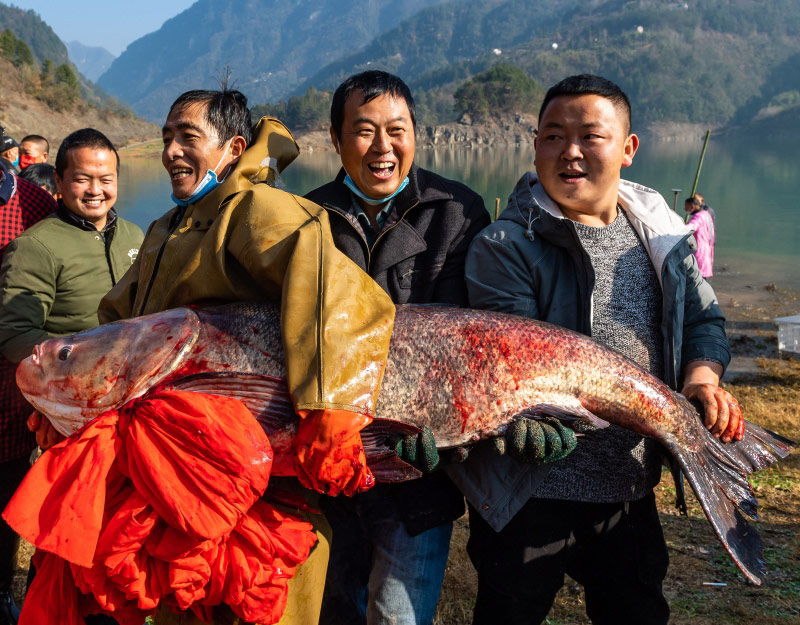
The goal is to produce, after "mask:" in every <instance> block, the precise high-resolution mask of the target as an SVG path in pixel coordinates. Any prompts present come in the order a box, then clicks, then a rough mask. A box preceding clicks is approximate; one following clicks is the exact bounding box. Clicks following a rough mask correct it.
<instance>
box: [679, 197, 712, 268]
mask: <svg viewBox="0 0 800 625" xmlns="http://www.w3.org/2000/svg"><path fill="white" fill-rule="evenodd" d="M683 207H684V210H685V211H686V212H687V214H688V215H689V221H688V222H687V223H688V224H689V225H690V226H691V227H692V228H694V238H695V240H696V241H697V249H696V250H695V251H694V256H695V258H696V259H697V264H698V266H699V267H700V273H701V275H702V276H703V278H706V279H708V278H710V277H711V276H713V275H714V241H715V240H716V238H717V235H716V232H715V230H714V220H713V219H712V218H711V214H710V213H709V212H708V211H707V210H703V205H702V204H701V203H700V200H698V199H697V198H694V197H691V198H688V199H687V200H686V201H685V202H684V204H683Z"/></svg>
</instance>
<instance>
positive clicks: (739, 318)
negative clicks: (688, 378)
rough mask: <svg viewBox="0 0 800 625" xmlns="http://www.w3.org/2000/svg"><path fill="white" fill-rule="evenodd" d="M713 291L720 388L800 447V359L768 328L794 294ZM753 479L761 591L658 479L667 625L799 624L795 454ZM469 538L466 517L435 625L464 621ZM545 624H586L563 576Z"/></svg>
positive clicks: (471, 591) (470, 572) (769, 287)
mask: <svg viewBox="0 0 800 625" xmlns="http://www.w3.org/2000/svg"><path fill="white" fill-rule="evenodd" d="M714 288H715V291H716V292H717V296H718V298H719V301H720V305H721V306H722V308H723V311H724V313H725V315H726V318H727V332H728V338H729V340H730V342H731V347H732V351H733V354H734V360H733V361H732V363H731V367H730V368H729V372H728V373H727V374H726V376H725V378H724V379H723V386H724V387H725V388H726V389H727V390H728V391H729V392H731V393H733V395H734V396H736V397H737V399H738V400H739V403H740V404H741V406H742V409H743V411H744V414H745V417H746V418H747V419H749V420H751V421H754V422H756V423H758V424H760V425H763V426H764V427H766V428H768V429H770V430H773V431H775V432H778V433H779V434H782V435H783V436H786V437H788V438H791V439H792V440H795V441H800V360H794V359H787V358H785V357H783V358H782V357H781V356H780V355H779V353H778V347H777V336H776V326H775V324H774V323H772V319H774V318H775V317H781V316H789V315H796V314H798V313H800V296H798V294H797V293H794V292H792V291H788V290H784V289H781V288H779V287H778V286H776V285H774V284H766V285H755V284H754V285H748V284H741V283H737V281H736V280H732V279H727V278H726V277H725V276H720V278H718V279H715V280H714ZM750 481H751V484H752V485H753V489H754V491H755V493H756V496H757V497H758V501H759V504H760V511H759V515H760V520H759V521H750V523H751V524H752V525H753V526H754V527H755V528H756V529H757V530H758V532H759V533H760V534H761V537H762V539H763V541H764V545H765V556H766V560H767V567H768V573H767V577H766V580H765V581H764V583H763V584H762V585H761V586H753V585H751V584H749V583H748V582H746V581H745V579H744V577H743V576H742V574H741V573H740V572H739V570H738V569H737V568H736V565H734V564H733V562H732V561H731V559H730V558H729V557H728V555H727V553H726V552H725V550H724V548H723V547H722V545H721V544H720V542H719V541H718V540H717V538H716V536H715V535H714V533H713V530H712V529H711V526H710V525H709V523H708V521H707V520H706V518H705V516H704V515H703V512H702V510H701V509H700V505H699V504H698V503H697V500H696V499H695V498H694V495H693V493H692V492H691V490H690V489H688V487H687V491H688V492H687V503H688V504H689V514H688V517H683V516H680V515H679V514H678V512H677V510H676V509H675V507H674V505H673V504H674V501H675V487H674V485H673V481H672V478H671V476H670V475H669V473H664V474H663V475H662V480H661V483H660V484H659V486H658V487H657V488H656V498H657V502H658V509H659V513H660V517H661V524H662V526H663V528H664V536H665V538H666V542H667V547H668V549H669V557H670V568H669V573H668V575H667V579H666V581H665V584H664V591H665V594H666V597H667V599H668V601H669V603H670V608H671V610H672V617H671V619H670V622H671V623H673V624H674V625H690V624H691V625H712V624H713V625H719V624H723V623H724V624H725V625H752V624H753V623H758V624H759V625H784V624H789V623H798V622H800V454H799V453H798V452H797V451H795V452H793V453H792V454H791V455H790V456H789V457H788V458H786V459H785V460H783V461H782V462H779V463H778V464H776V465H774V466H773V467H771V468H769V469H766V470H764V471H761V472H759V473H757V474H755V475H753V476H751V479H750ZM468 535H469V529H468V526H467V519H466V517H464V518H462V519H459V520H458V521H457V523H456V527H455V530H454V532H453V539H452V542H451V545H450V560H449V562H448V566H447V572H446V574H445V581H444V587H443V589H442V598H441V600H440V602H439V608H438V611H437V615H436V620H435V625H467V624H468V623H470V622H471V615H472V606H473V604H474V596H475V588H476V584H477V578H476V575H475V571H474V569H473V568H472V566H471V564H470V562H469V559H468V558H467V555H466V549H465V547H466V541H467V538H468ZM704 582H706V583H707V582H717V583H724V584H727V585H726V586H724V587H714V586H705V585H703V584H704ZM546 623H548V624H549V625H579V624H580V625H583V624H588V623H590V621H589V619H588V618H587V617H586V612H585V605H584V599H583V591H582V589H581V587H580V586H579V585H578V584H577V583H575V582H574V581H572V580H571V579H569V578H567V583H566V584H565V585H564V587H563V588H562V590H561V592H560V593H559V595H558V597H557V598H556V602H555V605H554V606H553V608H552V610H551V611H550V614H549V616H548V618H547V621H546Z"/></svg>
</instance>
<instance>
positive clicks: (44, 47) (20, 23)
mask: <svg viewBox="0 0 800 625" xmlns="http://www.w3.org/2000/svg"><path fill="white" fill-rule="evenodd" d="M6 30H8V31H10V32H11V33H12V34H13V35H14V37H16V38H18V39H20V40H21V41H23V42H24V43H25V44H26V45H27V47H28V49H29V50H30V52H31V53H32V55H33V59H32V61H33V65H35V66H36V67H42V66H43V65H47V67H49V68H51V69H56V68H59V67H61V66H64V67H68V68H69V72H72V73H74V74H76V76H75V78H76V80H77V86H78V89H79V90H80V95H81V97H82V98H83V99H84V100H85V101H86V102H87V103H92V104H95V105H99V106H106V107H108V106H110V107H111V108H113V109H116V110H119V111H122V112H124V111H125V110H126V107H125V106H122V105H120V104H119V102H117V101H116V100H114V99H113V98H110V97H109V95H108V94H107V93H105V92H104V91H103V90H102V89H100V88H99V87H98V86H97V85H95V84H94V83H93V82H92V81H91V80H89V79H87V78H86V77H85V76H84V75H83V74H82V73H81V72H80V71H79V70H78V69H77V68H76V67H75V65H74V64H73V63H72V61H71V60H70V57H69V53H68V51H67V46H65V45H64V42H63V41H61V39H59V38H58V35H56V33H55V32H54V31H53V29H52V28H50V26H49V25H48V24H47V23H46V22H45V21H44V20H42V18H41V17H39V14H38V13H36V11H33V10H32V9H30V10H27V11H26V10H23V9H20V8H17V7H15V6H8V5H5V4H3V3H0V33H2V32H4V31H6ZM128 112H129V111H128Z"/></svg>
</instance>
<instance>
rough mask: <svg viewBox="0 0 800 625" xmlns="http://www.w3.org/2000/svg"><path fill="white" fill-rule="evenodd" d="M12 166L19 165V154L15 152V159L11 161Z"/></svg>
mask: <svg viewBox="0 0 800 625" xmlns="http://www.w3.org/2000/svg"><path fill="white" fill-rule="evenodd" d="M11 164H12V165H13V166H14V167H19V154H17V160H15V161H14V162H13V163H11Z"/></svg>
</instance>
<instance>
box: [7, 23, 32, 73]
mask: <svg viewBox="0 0 800 625" xmlns="http://www.w3.org/2000/svg"><path fill="white" fill-rule="evenodd" d="M0 54H2V55H3V56H4V57H5V58H7V59H8V60H9V61H10V62H11V63H12V64H13V65H14V66H15V67H21V66H23V65H33V53H31V49H30V48H29V47H28V45H27V44H26V43H25V42H24V41H22V39H18V38H17V37H16V36H15V35H14V33H12V32H11V31H10V30H9V29H8V28H6V29H5V30H4V31H3V32H2V33H0Z"/></svg>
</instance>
